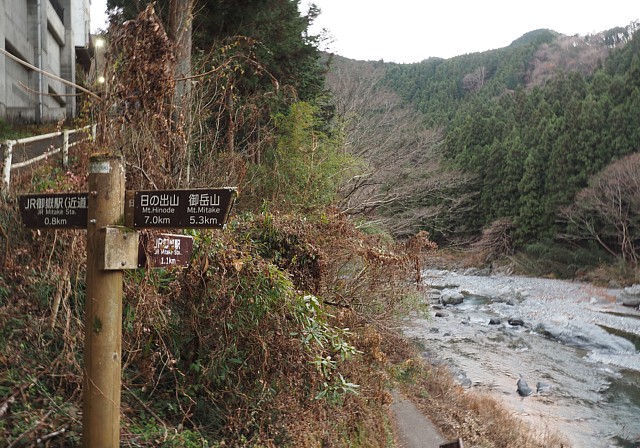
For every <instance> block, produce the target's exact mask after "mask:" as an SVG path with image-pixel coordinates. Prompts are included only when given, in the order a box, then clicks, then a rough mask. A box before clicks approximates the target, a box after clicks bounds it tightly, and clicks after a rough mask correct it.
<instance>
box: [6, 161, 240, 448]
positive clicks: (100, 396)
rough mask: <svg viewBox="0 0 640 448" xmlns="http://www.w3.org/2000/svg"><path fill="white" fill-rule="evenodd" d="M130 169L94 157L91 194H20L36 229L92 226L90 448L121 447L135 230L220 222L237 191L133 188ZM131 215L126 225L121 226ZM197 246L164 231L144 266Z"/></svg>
mask: <svg viewBox="0 0 640 448" xmlns="http://www.w3.org/2000/svg"><path fill="white" fill-rule="evenodd" d="M124 171H125V170H124V162H123V160H122V158H121V157H120V156H112V155H98V156H92V157H91V159H90V161H89V192H88V193H53V194H37V195H25V196H20V197H19V198H18V203H19V206H20V212H21V215H22V221H23V224H24V225H25V226H26V227H28V228H37V229H57V228H67V229H87V280H86V299H85V348H84V381H83V396H82V400H83V405H82V445H83V447H85V448H89V447H90V448H103V447H104V448H107V447H109V448H113V447H119V446H120V389H121V371H122V367H121V356H122V276H123V270H125V269H136V268H138V267H139V266H140V265H141V259H140V257H139V251H140V244H139V234H138V232H137V231H135V230H134V229H142V228H173V229H175V228H215V229H220V228H222V227H224V225H225V224H226V222H227V220H228V219H229V213H230V212H231V208H232V207H233V203H234V201H235V198H236V191H235V189H232V188H219V189H193V190H165V191H133V192H126V191H125V172H124ZM125 196H126V200H125ZM123 221H124V223H125V225H126V227H123V226H121V225H120V224H121V223H122V222H123ZM147 245H148V246H147ZM192 248H193V238H192V237H189V236H184V235H173V234H160V235H158V236H156V237H155V238H153V239H152V240H151V241H150V242H146V243H145V246H144V249H143V252H144V253H145V255H146V256H147V260H146V262H142V266H145V265H146V266H148V267H165V268H166V267H177V266H188V264H189V256H190V255H191V250H192Z"/></svg>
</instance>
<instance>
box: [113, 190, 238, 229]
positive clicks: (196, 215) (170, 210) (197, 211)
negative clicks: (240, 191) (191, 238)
mask: <svg viewBox="0 0 640 448" xmlns="http://www.w3.org/2000/svg"><path fill="white" fill-rule="evenodd" d="M126 195H127V198H126V204H125V221H126V224H127V225H128V226H129V227H134V228H139V229H145V228H161V229H194V228H213V229H215V228H222V227H224V225H225V224H226V222H227V220H228V218H229V213H230V212H231V207H232V206H233V203H234V201H235V198H236V190H235V189H234V188H215V189H211V188H201V189H193V190H150V191H127V193H126Z"/></svg>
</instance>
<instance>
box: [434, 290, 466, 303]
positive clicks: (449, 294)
mask: <svg viewBox="0 0 640 448" xmlns="http://www.w3.org/2000/svg"><path fill="white" fill-rule="evenodd" d="M440 301H441V302H442V304H443V305H460V304H461V303H462V302H464V296H463V295H462V294H460V293H459V292H457V291H451V290H445V291H442V294H441V295H440Z"/></svg>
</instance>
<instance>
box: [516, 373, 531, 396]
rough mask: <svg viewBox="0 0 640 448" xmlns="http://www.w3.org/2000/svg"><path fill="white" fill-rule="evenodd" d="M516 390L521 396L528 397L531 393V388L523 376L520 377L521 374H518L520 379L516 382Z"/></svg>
mask: <svg viewBox="0 0 640 448" xmlns="http://www.w3.org/2000/svg"><path fill="white" fill-rule="evenodd" d="M516 391H517V392H518V395H520V396H521V397H528V396H529V395H531V394H532V393H533V389H531V388H530V387H529V385H528V384H527V382H526V381H525V380H524V378H522V374H520V379H519V380H518V382H517V383H516Z"/></svg>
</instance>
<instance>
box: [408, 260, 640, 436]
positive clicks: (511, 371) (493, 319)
mask: <svg viewBox="0 0 640 448" xmlns="http://www.w3.org/2000/svg"><path fill="white" fill-rule="evenodd" d="M479 274H481V273H480V272H477V271H475V272H466V273H455V272H449V271H437V270H431V271H426V272H425V273H424V278H425V283H426V284H427V285H428V290H427V292H426V295H425V300H428V301H429V302H430V305H431V306H430V310H429V313H428V314H429V315H428V316H421V315H418V314H416V315H415V316H413V317H412V318H411V319H409V320H407V321H406V322H405V326H404V332H405V335H407V336H409V337H412V338H415V339H416V340H417V341H419V342H422V343H423V344H424V347H425V353H424V354H425V356H427V357H429V358H430V359H431V360H432V361H433V362H444V363H447V364H448V365H449V366H450V367H451V369H452V371H453V373H454V375H455V376H456V377H457V378H458V380H459V381H460V382H461V383H462V384H463V385H464V386H465V387H467V388H469V389H473V390H478V391H482V392H486V393H489V394H490V395H492V396H494V397H495V398H498V399H499V400H501V401H502V402H503V403H504V405H505V406H506V407H507V408H508V409H511V410H512V411H513V412H514V413H515V414H517V415H519V416H520V417H522V418H523V419H524V420H526V421H528V422H529V423H531V425H532V426H533V427H535V428H536V429H537V430H539V431H555V432H559V433H561V434H563V435H564V436H565V437H566V438H567V439H568V440H569V442H570V443H571V444H572V446H573V447H576V448H579V447H585V448H608V447H639V446H640V417H639V416H640V351H639V350H640V312H639V311H638V310H637V307H635V306H625V305H623V302H624V303H626V304H627V305H633V303H634V302H633V300H635V298H636V296H637V297H640V288H636V289H633V288H630V289H627V290H626V291H625V290H622V289H607V288H599V287H595V286H593V285H589V284H584V283H577V282H570V281H562V280H551V279H539V278H527V277H518V276H504V275H492V276H489V275H479ZM520 375H521V376H522V379H523V380H524V381H526V383H527V385H528V386H529V388H530V389H531V391H532V393H531V395H527V396H521V394H519V393H518V392H517V390H516V384H517V381H518V379H519V378H520ZM538 383H540V384H539V385H538ZM537 385H538V387H536V386H537ZM521 392H522V391H521Z"/></svg>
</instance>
